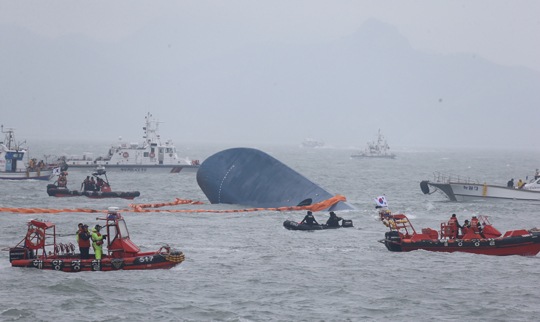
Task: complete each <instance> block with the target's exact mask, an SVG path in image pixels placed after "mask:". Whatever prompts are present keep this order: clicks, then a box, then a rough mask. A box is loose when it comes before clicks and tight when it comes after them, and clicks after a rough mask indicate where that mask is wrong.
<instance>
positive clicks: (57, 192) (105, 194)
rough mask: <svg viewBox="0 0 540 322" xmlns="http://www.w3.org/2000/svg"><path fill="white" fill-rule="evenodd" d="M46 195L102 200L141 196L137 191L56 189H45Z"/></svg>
mask: <svg viewBox="0 0 540 322" xmlns="http://www.w3.org/2000/svg"><path fill="white" fill-rule="evenodd" d="M53 186H54V185H53ZM54 187H56V186H54ZM47 194H48V195H49V196H50V197H81V196H86V197H88V198H92V199H103V198H123V199H134V198H136V197H138V196H140V195H141V193H140V192H139V191H78V190H68V189H57V188H47Z"/></svg>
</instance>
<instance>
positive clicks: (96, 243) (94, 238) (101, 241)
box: [92, 228, 103, 248]
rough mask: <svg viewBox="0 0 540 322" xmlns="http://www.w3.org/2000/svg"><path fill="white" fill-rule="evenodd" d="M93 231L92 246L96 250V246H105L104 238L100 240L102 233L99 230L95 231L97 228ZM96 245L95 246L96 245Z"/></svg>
mask: <svg viewBox="0 0 540 322" xmlns="http://www.w3.org/2000/svg"><path fill="white" fill-rule="evenodd" d="M92 231H93V232H94V233H93V234H92V240H93V241H94V243H93V244H92V246H94V248H95V247H96V245H97V246H101V245H103V238H101V239H98V238H99V237H101V233H99V232H98V231H97V230H95V228H94V229H92ZM94 234H95V235H96V237H94ZM94 244H95V245H94Z"/></svg>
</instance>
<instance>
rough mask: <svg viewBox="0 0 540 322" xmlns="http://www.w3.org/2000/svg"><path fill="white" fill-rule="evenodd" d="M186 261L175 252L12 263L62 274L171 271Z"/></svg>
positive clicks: (30, 260)
mask: <svg viewBox="0 0 540 322" xmlns="http://www.w3.org/2000/svg"><path fill="white" fill-rule="evenodd" d="M182 261H184V254H183V253H182V252H180V251H173V252H171V253H170V254H169V253H164V254H161V253H160V254H156V253H155V252H152V253H141V254H137V256H135V257H128V258H109V257H107V258H102V259H100V260H96V259H80V258H76V257H74V258H68V257H67V256H64V257H62V256H58V257H56V258H51V257H50V256H49V258H48V259H20V260H13V261H12V262H11V266H12V267H26V268H37V269H43V270H53V271H62V272H84V271H117V270H147V269H170V268H173V267H174V266H176V265H178V264H180V263H181V262H182Z"/></svg>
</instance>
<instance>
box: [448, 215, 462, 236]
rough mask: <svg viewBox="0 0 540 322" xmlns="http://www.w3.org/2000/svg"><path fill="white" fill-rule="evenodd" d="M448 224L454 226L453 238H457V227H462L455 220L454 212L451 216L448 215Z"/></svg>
mask: <svg viewBox="0 0 540 322" xmlns="http://www.w3.org/2000/svg"><path fill="white" fill-rule="evenodd" d="M448 226H452V227H454V229H455V230H456V232H455V236H454V238H457V237H458V228H462V227H461V225H460V224H459V222H458V220H457V217H456V214H452V217H450V220H448Z"/></svg>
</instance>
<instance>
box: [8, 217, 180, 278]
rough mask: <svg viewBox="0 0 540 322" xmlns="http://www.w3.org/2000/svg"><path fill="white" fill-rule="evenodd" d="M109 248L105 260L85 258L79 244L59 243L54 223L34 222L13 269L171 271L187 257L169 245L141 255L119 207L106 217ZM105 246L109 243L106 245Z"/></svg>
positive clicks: (13, 253)
mask: <svg viewBox="0 0 540 322" xmlns="http://www.w3.org/2000/svg"><path fill="white" fill-rule="evenodd" d="M96 219H97V220H102V221H105V222H106V226H105V228H106V232H107V238H106V246H107V251H105V249H104V250H103V256H102V258H101V259H96V258H95V255H94V254H90V258H89V259H81V257H80V254H78V253H76V249H75V245H73V244H72V243H68V244H63V243H60V242H58V240H57V238H58V237H59V236H58V234H57V233H56V226H55V225H54V224H52V223H51V222H49V221H48V222H44V221H40V220H30V221H29V222H28V230H27V233H26V236H25V237H24V238H23V240H21V241H20V242H19V243H18V244H17V245H16V246H15V247H11V248H8V249H3V250H9V261H10V262H11V266H12V267H33V268H38V269H45V270H55V271H63V272H81V271H116V270H142V269H169V268H172V267H174V266H176V265H178V264H180V263H181V262H183V261H184V254H183V253H182V252H181V251H178V250H175V249H173V248H171V247H169V246H163V247H161V248H160V249H159V250H157V251H155V252H141V249H140V248H139V247H137V245H135V244H134V243H133V242H132V241H131V239H130V236H129V232H128V229H127V226H126V223H125V221H124V218H123V217H122V216H121V214H120V213H119V212H118V208H117V207H109V211H108V214H107V216H106V217H105V218H96ZM104 246H105V244H104Z"/></svg>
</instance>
